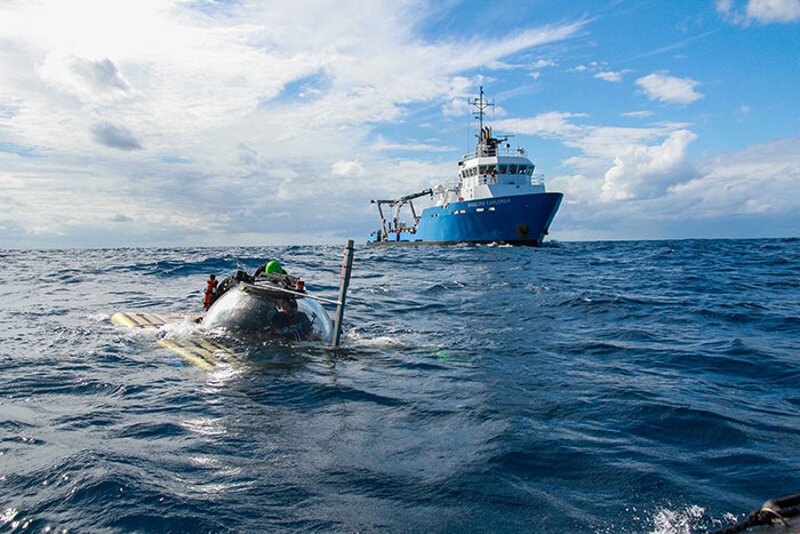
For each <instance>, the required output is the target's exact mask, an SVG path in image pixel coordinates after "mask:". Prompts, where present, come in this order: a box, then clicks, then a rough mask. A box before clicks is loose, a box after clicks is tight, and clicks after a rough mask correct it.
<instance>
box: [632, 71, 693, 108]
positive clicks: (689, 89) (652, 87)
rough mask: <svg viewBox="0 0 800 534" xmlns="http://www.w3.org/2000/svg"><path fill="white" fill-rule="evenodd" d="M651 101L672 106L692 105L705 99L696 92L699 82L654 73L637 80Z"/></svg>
mask: <svg viewBox="0 0 800 534" xmlns="http://www.w3.org/2000/svg"><path fill="white" fill-rule="evenodd" d="M636 85H638V86H639V87H641V88H642V89H644V91H645V93H646V94H647V96H648V98H650V100H661V101H662V102H667V103H672V104H691V103H692V102H694V101H696V100H699V99H701V98H703V95H702V94H700V93H698V92H697V91H695V90H694V88H695V87H696V86H697V85H699V82H696V81H694V80H692V79H691V78H676V77H674V76H669V75H667V74H665V73H661V72H654V73H652V74H648V75H647V76H644V77H642V78H639V79H638V80H636Z"/></svg>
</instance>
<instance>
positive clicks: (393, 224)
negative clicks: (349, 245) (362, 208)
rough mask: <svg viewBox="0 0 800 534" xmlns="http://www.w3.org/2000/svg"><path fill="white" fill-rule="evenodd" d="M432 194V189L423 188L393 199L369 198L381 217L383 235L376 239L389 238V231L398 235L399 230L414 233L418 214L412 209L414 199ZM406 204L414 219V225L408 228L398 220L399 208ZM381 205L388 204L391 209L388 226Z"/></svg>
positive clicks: (417, 223) (384, 239) (417, 222)
mask: <svg viewBox="0 0 800 534" xmlns="http://www.w3.org/2000/svg"><path fill="white" fill-rule="evenodd" d="M426 195H427V196H431V197H432V196H433V189H425V190H424V191H420V192H419V193H413V194H411V195H405V196H402V197H400V198H397V199H394V200H382V199H379V200H370V203H371V204H376V205H377V206H378V214H379V215H380V217H381V227H382V228H383V236H382V237H381V236H379V238H378V241H386V240H388V239H389V234H390V233H396V234H397V235H398V236H399V235H400V232H401V231H403V232H411V233H412V234H413V233H416V231H417V226H418V225H419V215H417V211H416V210H415V209H414V202H413V200H414V199H417V198H420V197H424V196H426ZM406 204H408V207H409V209H410V210H411V217H412V219H413V221H414V226H413V227H412V228H408V227H407V226H406V225H405V223H402V222H400V210H402V209H403V206H405V205H406ZM383 205H388V206H390V207H391V209H392V220H391V221H390V222H389V226H388V227H387V226H386V217H385V216H384V214H383V207H382V206H383Z"/></svg>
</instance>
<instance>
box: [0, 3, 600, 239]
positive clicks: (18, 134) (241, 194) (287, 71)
mask: <svg viewBox="0 0 800 534" xmlns="http://www.w3.org/2000/svg"><path fill="white" fill-rule="evenodd" d="M430 11H431V9H430V6H429V5H428V4H426V3H424V2H420V1H416V0H407V1H404V2H401V3H399V4H398V2H393V1H388V0H387V1H376V2H370V3H369V5H365V4H364V3H363V2H360V1H357V0H327V1H326V0H323V1H321V2H318V3H316V4H315V7H314V9H311V10H310V9H308V8H307V7H306V6H303V5H297V4H293V3H291V2H288V3H287V2H284V3H278V4H273V5H270V6H268V7H266V6H263V5H262V4H259V3H239V2H231V3H221V4H219V5H217V6H216V7H214V8H213V9H209V8H208V5H207V4H206V3H195V2H183V1H178V0H174V1H172V0H142V1H141V2H136V3H135V4H124V3H123V4H119V3H108V2H102V1H94V2H92V1H84V2H69V3H64V2H61V1H58V0H32V1H31V2H11V3H0V35H2V36H3V47H0V87H2V93H3V94H2V95H0V97H2V101H1V102H0V121H2V124H1V125H0V126H2V132H3V139H2V142H3V143H4V145H5V146H7V147H14V149H13V150H12V151H11V152H8V151H7V152H0V162H1V163H2V168H3V170H4V171H5V172H7V173H8V175H17V176H27V177H29V179H27V180H26V181H25V182H24V183H23V184H21V185H19V187H15V188H13V189H9V190H3V189H2V188H0V191H2V197H0V224H2V226H4V227H6V228H12V229H16V230H19V231H20V233H25V232H28V233H30V232H33V228H36V229H37V231H38V232H40V233H48V232H49V235H58V234H64V233H66V234H69V232H70V231H71V230H70V229H71V228H72V229H74V228H77V227H78V226H80V227H81V228H83V229H84V231H86V232H89V231H90V230H91V228H92V227H93V225H94V228H95V230H96V231H102V229H103V228H105V225H107V222H108V221H109V220H113V218H114V217H115V216H116V215H118V214H122V215H124V216H125V217H130V218H131V219H132V221H128V222H126V223H125V225H124V226H126V227H127V226H130V227H131V228H132V230H131V231H133V228H134V227H135V228H138V229H139V231H141V232H142V234H141V235H148V236H151V235H154V234H156V233H158V232H161V234H160V235H166V233H169V229H170V228H173V229H174V230H175V235H176V236H187V237H186V239H189V238H190V237H189V236H191V235H192V232H194V235H195V236H197V235H199V233H200V232H203V234H204V235H203V239H204V240H205V241H204V242H208V240H213V239H214V236H216V238H217V239H218V240H219V242H231V241H232V240H233V238H232V237H231V236H230V234H231V233H232V232H234V233H240V234H241V235H251V234H249V233H248V232H251V231H253V232H257V231H262V230H261V229H262V228H263V225H261V216H262V215H263V216H266V214H268V213H282V212H290V213H292V214H293V216H292V219H291V220H287V221H286V222H285V224H286V227H285V228H275V226H276V225H271V226H272V227H273V228H274V229H275V232H276V233H281V232H282V234H281V235H288V234H289V232H295V231H298V230H297V229H298V228H300V227H304V228H305V229H306V230H308V231H309V232H319V231H320V229H321V228H330V227H331V226H332V225H336V219H335V218H336V217H339V221H340V222H341V223H342V224H343V225H345V226H346V225H347V224H348V223H349V222H350V220H351V218H350V217H349V216H346V215H343V214H348V215H349V212H348V209H349V208H347V207H345V206H352V205H353V204H357V203H365V205H366V206H368V205H369V204H368V202H365V199H367V195H369V194H371V193H370V192H368V191H367V189H368V188H367V187H365V185H367V182H368V185H369V187H370V188H371V187H373V186H375V187H378V186H381V187H390V188H399V186H400V185H405V187H408V186H409V185H410V184H416V182H417V181H418V180H425V179H434V178H437V179H440V178H442V177H443V176H442V174H443V173H440V172H439V170H440V168H439V166H438V164H436V165H434V164H427V163H420V168H418V169H417V168H414V169H413V170H414V171H415V172H418V174H414V175H413V178H409V177H410V176H411V175H403V176H395V174H394V172H393V169H395V168H397V165H398V164H397V162H395V161H391V160H390V161H386V160H385V159H382V158H383V157H382V156H381V155H380V154H377V153H376V151H370V150H369V149H370V148H371V144H372V141H371V140H372V139H373V138H374V130H375V129H376V128H378V127H380V126H381V125H383V124H392V123H396V122H397V121H399V120H400V118H401V117H403V116H404V114H405V113H406V109H407V107H409V106H412V105H416V104H419V103H426V104H429V103H433V104H434V105H435V106H437V107H438V106H440V105H443V104H444V103H447V102H451V103H452V105H451V106H452V107H453V109H454V110H455V109H456V108H458V111H459V113H458V116H459V117H463V116H464V114H463V113H462V112H461V111H462V110H461V107H462V106H463V104H464V103H465V102H466V97H467V96H468V95H471V94H472V91H473V90H474V86H475V82H476V79H475V78H474V77H471V78H469V77H467V76H466V75H465V74H464V73H465V72H469V71H472V70H473V69H477V68H479V67H488V66H491V65H499V64H501V63H502V62H503V60H505V59H509V58H510V57H511V56H513V55H514V54H517V53H519V52H521V51H527V50H530V49H533V48H535V47H537V46H539V45H544V44H548V43H555V42H558V41H562V40H564V39H569V38H571V37H573V36H574V35H575V34H576V33H577V32H578V31H580V29H581V28H582V27H583V26H584V25H585V24H586V22H585V21H580V22H576V23H570V24H559V25H549V26H542V27H528V28H520V29H519V31H516V32H512V33H507V34H505V35H500V36H498V35H496V34H492V35H489V34H486V35H483V36H470V37H469V38H462V37H458V36H453V34H452V33H451V34H450V36H443V37H435V38H427V37H425V36H424V35H423V34H421V33H420V30H419V28H421V27H424V26H425V24H424V23H425V18H426V17H427V16H430V15H429V13H430ZM143 36H144V37H143ZM541 61H545V62H546V61H547V60H540V61H539V62H535V63H534V64H535V65H539V67H545V66H549V64H547V65H546V64H545V63H541ZM398 80H402V83H398ZM5 95H14V98H13V99H11V98H8V97H6V96H5ZM437 118H438V117H437ZM425 144H427V143H425ZM413 145H414V144H412V145H408V146H406V147H405V149H411V148H413ZM416 145H418V146H417V148H420V149H422V148H423V146H422V144H419V143H416ZM109 147H112V148H115V149H117V150H114V151H110V150H109ZM310 147H312V148H310ZM354 154H359V159H355V158H354ZM34 155H36V156H39V157H34ZM45 155H46V157H44V156H45ZM331 162H336V163H334V164H333V165H332V164H331ZM410 167H413V166H412V165H411V164H404V166H403V168H406V169H408V168H410ZM365 168H366V169H369V170H370V174H373V172H374V173H375V174H376V175H377V174H379V173H385V176H392V177H394V178H393V179H391V180H390V179H389V178H386V179H384V178H381V179H380V180H373V179H372V178H370V180H369V181H367V180H365V179H363V178H362V179H361V180H356V179H353V180H330V176H331V174H334V175H335V176H349V177H359V176H362V177H363V176H364V174H365V172H364V169H365ZM86 169H90V170H91V172H89V171H87V170H86ZM449 170H450V173H448V174H452V169H449ZM39 176H41V177H49V176H58V177H59V179H58V180H57V181H53V182H48V187H49V188H51V189H52V194H48V196H47V202H46V203H39V202H38V200H37V199H41V197H42V195H43V194H44V192H43V191H41V190H39V189H38V186H39V184H40V182H37V177H39ZM444 177H448V178H449V176H448V175H447V174H445V176H444ZM88 183H91V184H92V187H93V189H92V190H94V189H95V188H99V189H104V190H106V194H105V195H103V196H102V199H103V201H104V202H106V203H107V204H108V205H107V209H105V208H104V209H99V208H98V209H97V210H90V209H87V210H86V211H85V213H83V214H82V216H81V218H80V221H79V225H78V226H76V225H75V224H72V223H70V222H69V221H70V220H71V219H70V217H68V216H67V214H70V213H72V212H73V211H74V209H73V208H74V205H76V195H77V196H78V197H79V196H80V195H81V194H84V193H85V192H86V191H87V184H88ZM342 183H346V187H342ZM351 185H352V186H353V189H352V190H351V189H348V187H350V186H351ZM423 185H427V184H423ZM358 186H360V188H359V187H358ZM146 187H147V188H149V189H147V188H146ZM73 193H74V194H73ZM308 195H313V198H318V199H319V198H325V199H326V205H325V206H326V207H325V209H327V210H328V211H327V212H326V214H325V215H324V216H323V214H321V213H320V211H321V210H320V209H319V207H315V205H314V203H313V202H309V201H308V198H309V197H308ZM231 206H237V210H236V211H235V212H233V211H232V210H231ZM148 210H149V211H151V212H152V214H148ZM94 213H96V215H93V214H94ZM197 213H202V214H203V219H204V224H196V223H197V220H196V218H195V214H197ZM167 214H169V216H167ZM237 218H238V219H237ZM148 221H152V224H154V225H157V226H152V227H151V226H150V225H151V222H148ZM280 221H283V218H281V219H280ZM315 221H318V222H315ZM332 221H333V222H332ZM323 223H324V224H323ZM281 224H283V223H281ZM313 224H318V225H319V226H318V227H314V228H310V226H309V225H313ZM193 228H194V230H193ZM200 229H202V230H200ZM151 230H152V231H151ZM14 235H15V233H14V232H13V231H8V232H6V233H4V234H2V235H0V246H2V245H13V240H14V239H16V238H15V237H14ZM176 239H180V237H176Z"/></svg>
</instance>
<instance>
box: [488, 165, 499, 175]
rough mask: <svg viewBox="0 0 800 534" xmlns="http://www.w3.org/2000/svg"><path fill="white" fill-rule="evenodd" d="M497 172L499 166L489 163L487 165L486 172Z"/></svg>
mask: <svg viewBox="0 0 800 534" xmlns="http://www.w3.org/2000/svg"><path fill="white" fill-rule="evenodd" d="M496 172H497V168H496V167H495V166H494V165H487V166H486V174H494V173H496Z"/></svg>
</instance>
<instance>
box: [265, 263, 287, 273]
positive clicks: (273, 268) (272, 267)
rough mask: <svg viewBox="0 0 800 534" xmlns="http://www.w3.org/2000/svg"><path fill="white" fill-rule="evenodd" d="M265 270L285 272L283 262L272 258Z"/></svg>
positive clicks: (268, 271)
mask: <svg viewBox="0 0 800 534" xmlns="http://www.w3.org/2000/svg"><path fill="white" fill-rule="evenodd" d="M264 270H265V271H266V272H267V273H269V274H271V273H275V274H283V267H281V264H280V263H279V262H278V260H271V261H269V262H267V264H266V266H265V267H264Z"/></svg>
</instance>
